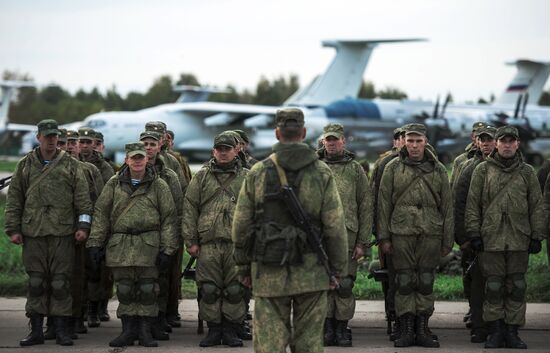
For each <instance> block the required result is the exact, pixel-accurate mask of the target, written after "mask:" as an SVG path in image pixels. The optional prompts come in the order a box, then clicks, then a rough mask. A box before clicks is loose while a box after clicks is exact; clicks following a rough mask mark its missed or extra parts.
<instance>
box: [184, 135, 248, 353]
mask: <svg viewBox="0 0 550 353" xmlns="http://www.w3.org/2000/svg"><path fill="white" fill-rule="evenodd" d="M235 147H236V140H235V137H234V136H233V135H232V134H230V133H229V132H223V133H221V134H219V135H218V136H216V138H215V139H214V150H213V154H214V158H212V159H211V160H210V161H209V162H208V163H207V164H206V165H205V166H203V167H202V168H201V170H200V171H198V172H197V174H195V176H194V177H193V179H192V180H191V183H190V184H189V187H188V188H187V193H186V194H185V202H184V206H183V226H182V229H183V239H184V241H185V246H186V249H187V252H188V253H189V254H190V255H191V256H193V257H196V258H197V265H196V270H197V272H196V280H197V285H198V287H199V290H200V293H201V299H200V302H199V317H200V318H201V319H202V320H205V321H206V322H207V324H208V335H207V336H206V337H205V338H204V339H203V340H202V341H201V342H200V346H201V347H208V346H214V345H219V344H222V343H223V344H226V345H229V346H232V347H238V346H242V340H241V339H240V338H239V337H237V330H238V328H239V325H240V323H241V322H242V321H243V319H244V316H245V304H244V298H243V295H244V289H243V286H242V285H241V283H239V281H238V279H237V271H236V268H235V261H234V260H233V256H232V254H233V244H232V242H231V223H232V221H233V212H234V210H235V204H236V203H237V195H238V194H239V190H240V188H241V185H242V183H243V180H244V177H245V176H246V174H247V172H248V170H247V169H243V168H242V166H241V164H240V161H239V160H238V159H237V150H236V148H235Z"/></svg>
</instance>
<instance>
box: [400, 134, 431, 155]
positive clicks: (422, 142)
mask: <svg viewBox="0 0 550 353" xmlns="http://www.w3.org/2000/svg"><path fill="white" fill-rule="evenodd" d="M426 143H427V141H426V137H425V136H422V135H419V134H408V135H406V136H405V147H407V152H408V153H409V157H410V158H411V159H413V160H417V161H419V160H421V159H422V158H424V150H425V149H426Z"/></svg>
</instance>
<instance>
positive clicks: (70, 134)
mask: <svg viewBox="0 0 550 353" xmlns="http://www.w3.org/2000/svg"><path fill="white" fill-rule="evenodd" d="M78 136H79V135H78V131H76V130H67V140H78Z"/></svg>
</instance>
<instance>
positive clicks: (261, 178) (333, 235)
mask: <svg viewBox="0 0 550 353" xmlns="http://www.w3.org/2000/svg"><path fill="white" fill-rule="evenodd" d="M275 119H276V124H277V128H276V130H275V136H276V137H277V139H278V140H279V143H277V144H276V145H274V146H273V152H274V153H273V154H272V155H271V156H270V158H268V159H265V160H264V161H262V162H258V163H256V164H255V165H254V167H253V168H252V170H251V172H250V173H249V174H248V176H247V178H246V180H245V182H244V184H243V187H242V188H241V192H240V194H239V199H238V203H237V209H236V211H235V217H234V221H233V231H232V236H233V241H234V243H235V249H234V256H235V261H236V263H237V265H238V268H239V272H240V276H241V281H242V283H243V284H244V285H246V286H250V285H252V291H253V294H254V299H255V308H254V351H255V352H257V353H265V352H277V353H279V352H286V347H287V346H289V345H290V346H291V350H292V351H293V352H295V353H305V352H308V353H318V352H323V323H324V321H325V318H326V315H327V291H328V290H329V288H333V289H334V288H335V282H331V278H332V279H333V280H334V279H335V278H338V277H339V276H340V274H345V273H346V267H347V259H348V244H347V242H348V239H347V238H348V237H347V232H346V226H345V223H344V222H345V221H344V220H345V218H344V210H343V207H342V203H341V201H340V197H339V195H338V189H337V185H336V181H335V178H334V176H333V174H332V172H331V170H330V168H329V167H328V166H327V165H326V164H325V163H324V162H321V161H319V159H318V157H317V155H316V153H315V151H314V150H312V149H311V148H310V147H309V146H307V145H306V144H304V143H302V141H303V139H304V138H305V135H306V129H305V128H304V114H303V112H302V111H301V110H299V109H296V108H286V109H281V110H278V111H277V113H276V116H275ZM285 185H288V186H285ZM283 187H284V190H287V191H288V190H290V189H289V188H288V187H291V188H292V190H294V194H298V195H297V196H298V200H299V201H298V204H299V207H300V208H301V209H302V210H303V211H304V212H305V213H307V215H308V218H309V221H310V222H309V223H310V225H311V226H312V228H313V229H314V230H315V231H316V233H317V235H315V236H314V237H315V238H317V237H319V239H317V240H318V241H320V242H321V243H322V247H323V248H324V249H326V255H328V256H327V257H321V255H320V254H319V253H318V252H316V251H315V250H316V249H317V248H318V246H317V245H315V246H314V245H313V243H312V242H310V241H311V240H312V237H310V236H308V235H307V234H306V231H305V230H304V229H303V228H301V227H300V226H299V225H298V223H297V220H294V218H293V215H296V214H295V213H291V212H292V211H291V210H290V209H289V208H288V204H286V203H285V202H284V201H283V199H282V197H281V196H282V194H281V192H282V191H283ZM286 195H288V193H287V194H286ZM294 205H296V204H294ZM309 234H310V235H312V234H313V233H312V232H310V233H309ZM308 238H309V239H310V240H308ZM321 258H323V259H324V260H326V259H327V258H328V262H329V263H327V261H324V264H325V266H327V267H328V271H330V272H331V276H330V277H329V275H328V273H327V268H326V267H324V266H323V265H321V264H320V259H321ZM291 311H292V312H293V316H292V319H293V323H292V325H291V323H290V320H291ZM291 326H292V328H291Z"/></svg>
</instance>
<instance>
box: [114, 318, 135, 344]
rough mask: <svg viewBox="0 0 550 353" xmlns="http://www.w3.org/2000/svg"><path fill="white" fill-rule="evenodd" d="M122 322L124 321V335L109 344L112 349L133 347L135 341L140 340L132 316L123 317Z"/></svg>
mask: <svg viewBox="0 0 550 353" xmlns="http://www.w3.org/2000/svg"><path fill="white" fill-rule="evenodd" d="M120 321H122V333H121V334H120V335H119V336H118V337H117V338H115V339H114V340H112V341H111V342H109V346H110V347H126V346H133V345H134V341H135V340H137V339H138V336H137V334H136V330H135V328H134V325H135V321H136V320H134V318H133V317H132V316H126V315H124V316H121V317H120Z"/></svg>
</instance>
